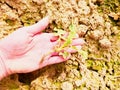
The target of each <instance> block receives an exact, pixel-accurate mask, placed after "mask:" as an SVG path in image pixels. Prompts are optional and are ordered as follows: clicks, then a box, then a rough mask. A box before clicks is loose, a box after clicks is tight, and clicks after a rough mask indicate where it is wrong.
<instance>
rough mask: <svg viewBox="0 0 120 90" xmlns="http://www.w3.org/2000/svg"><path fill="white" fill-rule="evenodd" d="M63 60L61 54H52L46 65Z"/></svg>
mask: <svg viewBox="0 0 120 90" xmlns="http://www.w3.org/2000/svg"><path fill="white" fill-rule="evenodd" d="M64 61H66V60H65V59H64V58H63V57H61V56H53V57H50V58H49V59H48V62H47V65H51V64H56V63H61V62H64Z"/></svg>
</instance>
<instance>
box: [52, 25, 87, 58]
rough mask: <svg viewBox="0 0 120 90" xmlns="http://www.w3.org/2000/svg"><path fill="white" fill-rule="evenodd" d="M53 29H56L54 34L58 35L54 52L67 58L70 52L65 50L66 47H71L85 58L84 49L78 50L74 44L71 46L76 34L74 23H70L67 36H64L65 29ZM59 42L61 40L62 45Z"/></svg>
mask: <svg viewBox="0 0 120 90" xmlns="http://www.w3.org/2000/svg"><path fill="white" fill-rule="evenodd" d="M54 31H56V33H55V35H56V36H59V39H58V42H59V44H58V45H57V46H56V47H55V52H59V54H60V55H62V56H63V58H67V57H68V56H70V55H71V54H70V53H69V52H67V51H66V49H67V48H71V49H74V50H76V51H78V53H80V54H81V55H82V56H83V58H85V59H86V58H87V53H86V52H85V51H83V50H79V49H77V48H76V47H75V46H72V40H73V39H74V38H75V37H76V35H77V29H76V27H75V25H74V24H71V25H70V26H69V34H68V36H67V37H65V36H64V35H65V34H66V31H64V30H62V29H57V28H55V29H54ZM61 42H63V43H62V45H61Z"/></svg>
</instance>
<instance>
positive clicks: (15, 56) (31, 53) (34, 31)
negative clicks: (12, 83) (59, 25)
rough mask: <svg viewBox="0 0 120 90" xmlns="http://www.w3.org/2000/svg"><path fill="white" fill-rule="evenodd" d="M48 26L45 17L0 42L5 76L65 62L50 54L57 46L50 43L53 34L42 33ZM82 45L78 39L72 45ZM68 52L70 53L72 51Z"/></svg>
mask: <svg viewBox="0 0 120 90" xmlns="http://www.w3.org/2000/svg"><path fill="white" fill-rule="evenodd" d="M48 24H49V18H48V17H45V18H43V19H42V20H40V21H39V22H38V23H36V24H34V25H32V26H29V27H23V28H20V29H18V30H16V31H15V32H13V33H12V34H10V35H9V36H7V37H6V38H4V39H2V40H1V41H0V51H1V52H2V55H3V61H4V63H5V68H6V74H7V75H10V74H13V73H27V72H32V71H34V70H37V69H40V68H42V67H45V66H47V65H51V64H55V63H60V62H63V61H66V59H64V58H63V57H62V56H59V55H52V53H50V52H51V51H52V50H53V49H54V47H55V46H56V45H57V40H55V41H52V39H53V38H54V34H53V33H42V31H43V30H44V29H45V28H46V27H47V26H48ZM83 43H84V40H83V39H80V38H76V39H75V40H73V45H75V46H77V47H80V46H81V45H82V44H83ZM68 51H69V52H70V53H72V50H68ZM48 53H49V55H48ZM43 59H44V60H43ZM40 62H41V63H40Z"/></svg>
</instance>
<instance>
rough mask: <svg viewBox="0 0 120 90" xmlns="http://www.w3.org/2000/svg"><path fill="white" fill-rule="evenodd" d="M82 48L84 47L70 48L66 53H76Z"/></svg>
mask: <svg viewBox="0 0 120 90" xmlns="http://www.w3.org/2000/svg"><path fill="white" fill-rule="evenodd" d="M81 48H82V47H81V46H80V45H79V46H75V47H74V48H68V49H66V51H67V52H69V53H76V52H77V51H78V50H80V49H81Z"/></svg>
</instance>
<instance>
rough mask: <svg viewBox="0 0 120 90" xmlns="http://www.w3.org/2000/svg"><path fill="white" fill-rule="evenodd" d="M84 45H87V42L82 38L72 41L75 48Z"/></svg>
mask: <svg viewBox="0 0 120 90" xmlns="http://www.w3.org/2000/svg"><path fill="white" fill-rule="evenodd" d="M84 44H85V41H84V40H83V39H82V38H78V39H74V40H73V41H72V45H73V46H76V45H81V46H82V45H84Z"/></svg>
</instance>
